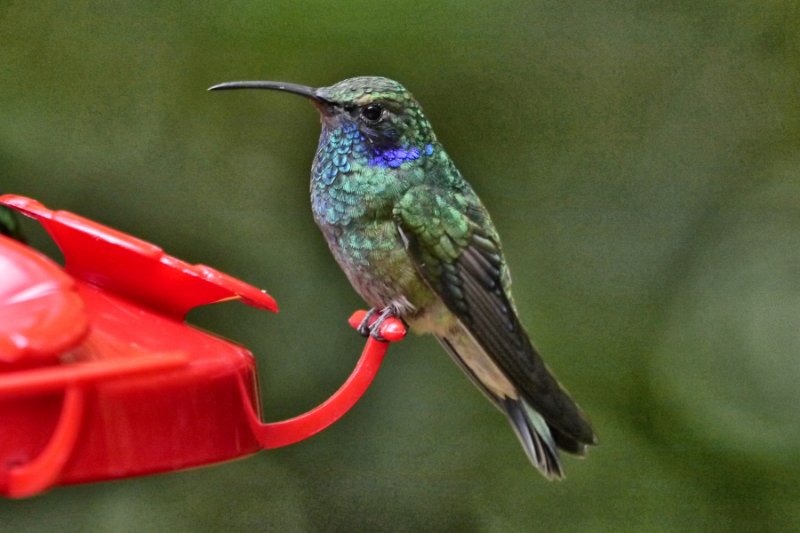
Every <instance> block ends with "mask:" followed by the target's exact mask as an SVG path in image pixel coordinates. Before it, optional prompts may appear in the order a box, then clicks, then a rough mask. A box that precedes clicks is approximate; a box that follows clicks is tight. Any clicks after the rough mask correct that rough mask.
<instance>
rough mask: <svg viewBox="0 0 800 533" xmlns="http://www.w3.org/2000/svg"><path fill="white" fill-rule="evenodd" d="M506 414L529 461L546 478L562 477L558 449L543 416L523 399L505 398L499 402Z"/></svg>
mask: <svg viewBox="0 0 800 533" xmlns="http://www.w3.org/2000/svg"><path fill="white" fill-rule="evenodd" d="M500 404H501V406H502V407H503V409H504V410H505V411H506V413H507V414H508V418H509V420H510V421H511V427H512V428H514V433H516V434H517V437H518V438H519V441H520V442H521V443H522V448H523V449H524V450H525V453H526V454H527V456H528V459H530V461H531V463H533V465H534V466H535V467H536V468H538V469H539V471H540V472H541V473H542V474H543V475H544V476H545V477H546V478H547V479H563V478H564V472H563V470H562V469H561V461H560V460H559V457H558V449H557V448H556V443H555V440H554V439H553V435H552V434H551V432H550V428H549V427H548V425H547V422H545V421H544V418H542V416H541V415H540V414H539V413H537V412H536V411H535V410H534V409H533V408H531V407H530V406H529V405H528V404H527V403H526V402H525V400H517V399H511V398H505V399H503V400H501V402H500Z"/></svg>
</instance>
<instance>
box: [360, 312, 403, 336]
mask: <svg viewBox="0 0 800 533" xmlns="http://www.w3.org/2000/svg"><path fill="white" fill-rule="evenodd" d="M389 318H397V319H399V320H400V321H401V322H402V323H403V326H405V328H406V329H408V324H406V322H405V320H403V319H402V318H401V317H400V316H399V314H398V312H397V308H395V306H393V305H387V306H386V307H384V308H383V309H379V308H377V307H373V308H372V309H370V310H369V311H367V314H366V315H364V319H363V320H362V321H361V323H360V324H359V325H358V328H357V330H358V332H359V333H360V334H361V336H363V337H372V338H373V339H375V340H376V341H380V342H388V340H387V339H386V338H384V336H383V335H381V327H382V326H383V323H384V322H385V321H386V320H387V319H389Z"/></svg>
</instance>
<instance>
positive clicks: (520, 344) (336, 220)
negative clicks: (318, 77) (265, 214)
mask: <svg viewBox="0 0 800 533" xmlns="http://www.w3.org/2000/svg"><path fill="white" fill-rule="evenodd" d="M223 89H270V90H279V91H286V92H290V93H294V94H298V95H301V96H304V97H306V98H308V99H309V100H310V101H311V102H312V103H313V104H314V106H316V108H317V110H318V111H319V113H320V115H321V122H322V134H321V136H320V139H319V146H318V148H317V153H316V157H315V158H314V163H313V166H312V170H311V207H312V211H313V213H314V219H315V220H316V222H317V224H318V225H319V227H320V229H321V230H322V233H323V235H324V236H325V239H326V240H327V242H328V246H329V247H330V249H331V252H333V256H334V257H335V258H336V261H337V262H338V263H339V265H340V266H341V268H342V269H343V270H344V272H345V274H346V275H347V277H348V279H349V280H350V283H351V284H352V285H353V287H354V288H355V290H356V291H357V292H358V293H359V294H360V295H361V297H362V298H364V300H366V302H367V303H368V304H369V305H370V306H371V307H372V309H371V311H370V313H369V314H368V318H367V319H365V320H364V322H363V323H362V327H361V328H360V330H361V332H362V334H365V335H369V334H371V335H373V336H379V334H378V332H379V330H380V329H379V328H380V325H381V323H382V322H383V321H384V320H385V319H386V318H387V317H389V316H396V317H399V318H401V319H403V320H404V321H405V322H406V323H408V324H409V325H410V326H411V329H412V330H413V331H416V332H418V333H432V334H433V335H435V336H436V337H437V338H438V339H439V341H440V342H441V344H442V345H443V346H444V348H445V350H446V351H447V352H448V353H449V354H450V355H451V356H452V358H453V360H454V361H455V362H456V363H457V364H458V365H459V366H460V367H461V369H462V370H463V371H464V372H465V373H466V374H467V375H468V376H469V377H470V379H471V380H472V382H473V383H474V384H475V385H476V386H477V387H478V388H479V389H480V390H481V391H482V392H483V393H484V394H485V395H486V396H487V397H488V398H489V399H490V400H491V401H492V402H493V403H494V404H495V406H497V407H498V408H499V409H500V411H502V412H503V413H505V414H506V416H507V417H508V419H509V420H510V422H511V426H512V427H513V428H514V431H515V432H516V434H517V436H518V437H519V440H520V442H521V443H522V446H523V448H524V450H525V453H526V454H527V455H528V457H529V459H530V460H531V462H532V463H533V464H534V465H535V466H536V468H538V469H539V471H541V473H542V474H544V475H545V476H546V477H547V478H549V479H553V478H561V477H563V470H562V466H561V462H560V459H559V452H558V450H559V449H561V450H564V451H566V452H569V453H572V454H577V455H583V454H584V453H585V450H586V447H587V445H591V444H596V442H597V439H596V437H595V434H594V432H593V430H592V428H591V426H590V424H589V422H588V421H587V419H586V417H585V415H584V414H583V412H582V411H581V410H580V408H579V407H578V406H577V404H576V403H575V402H574V401H573V400H572V399H571V398H570V396H569V395H568V394H567V392H566V391H565V390H564V389H563V388H562V387H561V385H560V384H559V383H558V381H556V379H555V378H554V377H553V375H552V374H551V373H550V371H549V370H548V369H547V367H546V366H545V364H544V362H543V361H542V358H541V357H540V355H539V354H538V352H537V351H536V349H535V348H534V346H533V344H532V343H531V341H530V339H529V338H528V335H527V333H526V332H525V329H524V328H523V326H522V324H521V323H520V320H519V318H518V316H517V312H516V308H515V306H514V302H513V300H512V297H511V292H510V283H511V280H510V277H509V272H508V267H507V266H506V262H505V259H504V258H503V254H502V250H501V246H500V239H499V237H498V235H497V231H496V230H495V228H494V224H492V221H491V219H490V217H489V213H488V212H487V210H486V208H485V207H484V206H483V204H482V203H481V201H480V199H479V198H478V196H477V195H476V194H475V192H474V191H473V190H472V187H471V186H470V185H469V183H467V182H466V181H465V180H464V178H463V177H462V176H461V173H460V172H459V171H458V169H457V168H456V166H455V165H454V164H453V161H452V160H451V159H450V157H449V156H448V155H447V153H446V152H445V150H444V147H443V146H442V144H441V143H440V142H439V140H438V139H437V137H436V134H435V133H434V132H433V128H432V127H431V124H430V122H428V120H427V119H426V118H425V115H424V114H423V112H422V108H421V107H420V105H419V103H417V101H416V100H415V99H414V97H413V96H412V95H411V93H410V92H409V91H407V90H406V89H405V88H404V87H403V86H402V85H400V84H399V83H397V82H396V81H393V80H390V79H387V78H380V77H358V78H351V79H347V80H344V81H341V82H339V83H337V84H335V85H332V86H330V87H320V88H313V87H308V86H304V85H297V84H292V83H283V82H274V81H237V82H229V83H222V84H219V85H215V86H213V87H211V88H210V90H223Z"/></svg>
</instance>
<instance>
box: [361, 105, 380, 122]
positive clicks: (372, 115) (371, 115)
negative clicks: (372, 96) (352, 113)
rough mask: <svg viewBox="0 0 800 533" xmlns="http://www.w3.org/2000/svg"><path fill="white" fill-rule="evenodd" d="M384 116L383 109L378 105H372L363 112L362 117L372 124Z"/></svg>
mask: <svg viewBox="0 0 800 533" xmlns="http://www.w3.org/2000/svg"><path fill="white" fill-rule="evenodd" d="M381 115H383V108H382V107H381V106H380V105H378V104H370V105H368V106H367V107H365V108H364V109H362V110H361V116H362V117H364V118H365V119H367V120H368V121H370V122H375V121H377V120H379V119H380V118H381Z"/></svg>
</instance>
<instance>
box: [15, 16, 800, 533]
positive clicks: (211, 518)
mask: <svg viewBox="0 0 800 533" xmlns="http://www.w3.org/2000/svg"><path fill="white" fill-rule="evenodd" d="M798 27H800V10H798V4H797V3H796V2H794V1H791V0H786V1H773V2H758V1H728V2H719V1H706V2H673V3H663V4H662V3H656V2H622V1H600V2H595V1H577V2H556V1H534V2H523V1H519V0H518V1H515V2H513V1H506V2H494V3H490V4H486V3H478V2H462V1H459V2H456V1H441V2H431V3H428V4H420V3H415V2H403V1H401V2H394V3H391V4H386V5H380V4H376V3H372V2H366V1H362V0H359V1H355V0H354V1H346V2H339V3H329V2H320V1H309V2H302V3H298V2H290V1H273V2H254V1H245V0H240V1H232V2H226V3H220V2H213V3H212V2H191V3H188V2H186V3H181V2H160V3H159V2H94V1H90V0H84V1H72V2H56V1H52V0H45V1H41V2H22V1H15V0H4V2H2V3H0V43H2V45H1V46H0V69H1V70H2V72H3V82H2V84H0V116H2V119H1V120H0V190H3V191H5V192H14V193H18V194H24V195H28V196H32V197H35V198H37V199H39V200H41V201H42V202H44V203H45V204H46V205H49V206H51V207H55V208H62V209H69V210H72V211H76V212H78V213H81V214H83V215H85V216H88V217H90V218H93V219H96V220H98V221H101V222H104V223H106V224H109V225H111V226H113V227H116V228H119V229H121V230H124V231H127V232H130V233H133V234H135V235H137V236H140V237H142V238H144V239H147V240H150V241H152V242H155V243H158V244H159V245H161V246H163V247H164V248H165V249H166V250H167V251H168V252H170V253H172V254H174V255H177V256H178V257H181V258H184V259H186V260H189V261H192V262H203V263H206V264H210V265H213V266H215V267H217V268H219V269H221V270H223V271H226V272H229V273H231V274H234V275H236V276H238V277H241V278H242V279H245V280H247V281H249V282H251V283H253V284H255V285H258V286H262V287H264V288H266V289H267V290H268V291H269V292H270V293H272V294H273V295H274V296H275V297H276V298H277V299H278V301H279V303H280V305H281V309H282V311H281V313H280V314H279V315H277V316H266V315H263V314H260V313H257V312H255V311H252V310H249V309H247V308H245V307H244V306H241V305H237V304H224V305H221V306H217V307H212V308H207V309H202V310H199V311H196V312H195V313H194V314H193V315H192V317H191V318H192V320H193V321H195V322H196V323H198V324H201V325H202V326H203V327H206V328H209V329H212V330H214V331H218V332H220V333H222V334H224V335H226V336H228V337H231V338H233V339H236V340H237V341H240V342H242V343H244V344H246V345H247V346H249V347H250V348H251V349H252V350H253V351H254V353H255V354H256V356H257V357H258V359H259V367H260V372H261V376H260V377H261V382H262V388H263V391H264V398H263V403H264V405H265V412H266V416H267V417H268V418H270V419H279V418H282V417H286V416H290V415H292V414H295V413H298V412H300V411H303V410H305V409H307V408H310V407H312V406H314V405H316V404H317V403H318V402H319V401H321V400H323V399H324V398H326V397H327V396H328V395H329V394H330V393H331V392H332V391H333V390H335V389H336V387H338V385H339V384H340V383H341V382H342V380H343V379H344V378H345V376H346V375H347V374H348V373H349V371H350V370H351V368H352V365H353V363H354V361H355V359H356V357H357V354H358V350H359V347H360V344H361V341H360V339H359V338H358V337H357V336H356V335H355V334H354V333H353V331H352V330H350V329H348V327H347V326H346V323H345V319H346V317H347V316H349V314H350V312H351V310H353V309H354V308H357V307H360V306H361V305H362V303H361V302H360V301H359V299H358V298H357V296H356V295H355V294H354V293H353V292H352V290H351V289H350V288H349V286H348V285H347V282H346V280H345V278H344V276H343V275H342V274H341V273H340V272H339V270H338V268H337V267H336V266H335V264H334V262H333V260H332V259H331V258H330V257H329V254H328V251H327V248H326V246H325V245H324V243H323V240H322V238H321V236H320V235H319V233H318V231H317V229H316V227H315V226H314V224H313V222H312V220H311V215H310V211H309V207H308V185H307V180H308V170H309V166H310V163H311V159H312V157H313V153H314V149H315V147H316V139H317V134H318V121H317V118H316V115H315V112H314V110H313V108H311V107H310V106H309V105H308V103H307V102H304V101H302V99H299V98H294V97H291V96H288V95H281V94H277V93H274V94H273V93H252V92H241V93H226V94H209V93H206V92H205V89H206V87H208V86H210V85H212V84H213V83H216V82H221V81H228V80H234V79H248V78H256V79H279V80H287V81H295V82H298V83H306V84H311V85H328V84H331V83H333V82H335V81H338V80H340V79H342V78H345V77H349V76H353V75H363V74H375V75H385V76H389V77H392V78H395V79H398V80H400V81H401V82H403V83H404V84H405V85H406V86H407V87H409V88H410V89H411V90H412V91H413V92H414V93H415V95H416V96H417V97H418V99H419V100H420V101H421V102H422V104H423V106H425V109H426V111H427V113H428V116H429V118H430V119H431V120H432V122H433V124H434V126H435V128H436V131H437V133H438V134H439V137H440V138H441V139H442V140H443V142H444V143H445V145H446V146H447V147H448V149H449V151H450V153H451V155H452V156H453V157H454V159H455V160H456V161H457V163H458V165H459V167H460V168H461V170H462V172H463V173H464V174H465V176H466V177H467V178H468V179H469V180H470V181H471V182H472V183H473V185H474V186H475V188H476V189H477V190H478V192H479V193H480V194H481V196H482V197H483V199H484V201H485V203H486V204H487V205H488V207H489V209H490V210H491V211H492V212H493V214H494V218H495V222H496V224H497V226H498V228H499V230H500V233H501V235H503V238H504V244H505V248H506V253H507V256H508V259H509V262H510V265H511V269H512V273H513V274H514V280H515V295H516V299H517V302H518V306H519V308H520V311H521V313H522V315H523V319H524V321H525V322H526V323H527V324H528V326H529V329H530V331H531V333H532V335H533V337H534V338H535V339H536V342H537V344H538V345H539V347H540V348H541V350H542V351H543V353H544V354H545V357H546V359H547V361H548V363H549V365H550V366H551V367H552V368H553V369H554V370H555V371H556V373H557V374H558V376H559V377H560V378H561V380H562V381H563V382H564V383H565V384H566V385H567V387H568V388H569V389H570V390H571V391H572V392H573V393H574V395H575V396H576V397H577V398H578V400H579V401H580V402H581V404H582V405H583V406H584V408H585V409H586V410H587V412H588V413H589V414H590V416H591V417H592V419H593V421H594V424H595V426H596V428H597V430H598V432H599V434H600V437H601V440H602V445H601V446H600V447H598V448H596V449H593V450H592V452H591V453H590V455H589V457H588V458H587V459H586V460H585V461H576V460H572V459H569V458H568V459H566V469H567V474H568V479H567V480H566V481H565V482H563V483H547V482H545V481H544V480H543V479H541V478H540V476H539V475H538V474H537V473H536V472H535V471H534V469H533V468H532V467H530V466H529V465H528V464H527V463H526V460H525V457H524V455H523V453H522V451H521V450H520V449H519V445H518V444H517V442H516V439H515V438H514V436H513V434H512V432H511V431H510V429H509V428H508V427H507V423H506V421H505V420H504V419H503V417H502V416H500V415H499V414H498V413H497V412H495V411H494V409H493V408H492V407H491V405H489V403H488V402H486V401H485V400H484V399H483V398H482V397H481V395H480V394H479V393H477V392H476V390H474V388H473V387H472V386H471V385H470V384H469V383H468V381H467V380H466V379H464V377H463V376H462V375H461V373H460V372H459V371H458V370H457V369H456V367H455V366H454V365H452V364H451V363H450V361H449V360H448V359H447V357H446V356H445V355H444V354H443V353H442V352H441V350H440V349H439V347H438V346H437V345H436V344H435V343H434V342H433V341H431V340H430V339H427V338H409V339H407V340H406V341H405V342H403V343H401V345H399V346H396V347H394V348H393V349H392V350H391V352H390V355H389V357H388V359H387V361H386V364H385V365H384V368H383V369H382V372H381V374H380V375H379V376H378V378H377V380H376V383H375V385H374V387H373V388H372V389H371V391H370V392H369V393H368V394H367V396H366V397H365V399H364V401H362V402H361V403H360V404H359V405H358V406H357V407H356V408H355V409H354V411H353V412H352V413H350V414H349V415H348V416H347V417H345V419H344V420H343V421H342V422H340V423H338V424H336V425H335V426H333V427H332V428H331V429H330V430H328V431H326V432H325V433H323V434H322V435H320V436H317V437H315V438H313V439H311V440H309V441H307V442H305V443H302V444H299V445H297V446H294V447H291V448H289V449H283V450H276V451H273V452H269V453H263V454H260V455H257V456H255V457H251V458H248V459H246V460H243V461H238V462H235V463H231V464H227V465H221V466H216V467H213V468H206V469H199V470H193V471H190V472H184V473H177V474H170V475H160V476H152V477H147V478H141V479H135V480H126V481H120V482H112V483H103V484H97V485H88V486H78V487H69V488H59V489H56V490H53V491H51V492H50V493H48V494H45V495H43V496H40V497H37V498H33V499H30V500H26V501H16V502H15V501H0V529H3V530H6V528H8V529H7V530H8V531H21V530H25V531H51V530H53V529H55V528H59V529H67V530H75V531H77V530H80V531H115V532H124V531H137V532H138V531H155V530H173V531H213V530H223V529H225V530H257V531H258V530H275V531H325V530H331V531H334V530H340V531H353V530H367V531H381V530H387V531H390V530H397V531H412V530H413V531H420V530H448V529H450V530H459V531H497V532H500V531H502V532H506V531H529V530H532V529H537V530H543V531H615V532H617V531H707V530H739V531H746V530H752V531H756V530H757V531H768V530H787V529H790V528H791V527H792V526H791V524H795V527H796V524H797V523H800V505H798V502H800V489H798V484H797V481H796V480H797V478H798V476H800V466H798V465H800V461H799V460H800V445H798V441H800V423H799V422H800V416H798V410H797V406H798V405H800V392H799V391H800V387H798V383H800V362H799V361H800V335H798V331H799V330H800V328H798V317H800V283H798V281H799V280H800V231H798V230H799V229H800V179H799V178H800V151H798V148H800V92H799V91H798V87H800V32H798V31H797V28H798ZM24 229H25V231H26V234H28V235H30V236H31V240H32V241H33V242H34V243H37V244H39V245H42V246H46V245H44V244H42V243H43V242H44V238H43V237H42V235H41V232H38V233H37V231H36V228H35V227H33V226H32V225H31V224H28V223H26V225H25V227H24ZM0 432H2V427H1V426H0ZM187 438H191V436H190V435H187Z"/></svg>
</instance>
